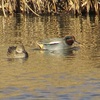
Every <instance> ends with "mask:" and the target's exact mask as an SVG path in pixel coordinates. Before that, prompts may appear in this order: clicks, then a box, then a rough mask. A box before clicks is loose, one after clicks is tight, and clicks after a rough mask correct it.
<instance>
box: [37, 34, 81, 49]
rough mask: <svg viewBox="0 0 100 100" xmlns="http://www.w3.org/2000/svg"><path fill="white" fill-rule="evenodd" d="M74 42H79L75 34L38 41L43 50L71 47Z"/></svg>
mask: <svg viewBox="0 0 100 100" xmlns="http://www.w3.org/2000/svg"><path fill="white" fill-rule="evenodd" d="M74 42H77V41H76V39H75V37H74V36H65V37H64V38H50V39H45V40H42V41H40V42H37V45H38V46H39V48H40V49H42V50H60V49H68V48H70V47H71V46H72V45H73V44H74ZM77 43H79V42H77Z"/></svg>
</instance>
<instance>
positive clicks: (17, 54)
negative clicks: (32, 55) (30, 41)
mask: <svg viewBox="0 0 100 100" xmlns="http://www.w3.org/2000/svg"><path fill="white" fill-rule="evenodd" d="M7 56H9V57H11V58H28V53H27V51H26V50H25V47H24V45H18V46H10V47H8V51H7Z"/></svg>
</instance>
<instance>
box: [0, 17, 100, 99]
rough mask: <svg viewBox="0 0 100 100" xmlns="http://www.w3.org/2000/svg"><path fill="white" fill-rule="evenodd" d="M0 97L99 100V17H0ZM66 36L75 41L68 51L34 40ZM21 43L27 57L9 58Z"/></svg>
mask: <svg viewBox="0 0 100 100" xmlns="http://www.w3.org/2000/svg"><path fill="white" fill-rule="evenodd" d="M0 22H1V24H0V44H1V45H0V100H100V19H99V17H98V16H91V17H89V16H87V17H81V16H79V17H77V18H76V17H73V16H65V15H60V16H42V17H31V16H30V17H28V16H22V15H21V16H17V17H9V18H4V17H0ZM66 35H73V36H75V38H76V40H77V41H79V42H80V44H74V45H75V46H77V47H78V49H77V50H73V51H71V52H68V53H64V52H62V51H60V52H56V53H55V52H46V51H40V50H38V49H35V48H38V46H37V44H36V42H37V41H40V40H43V39H47V38H55V37H64V36H66ZM20 43H23V44H24V46H25V49H26V50H27V52H28V53H29V58H28V59H26V60H23V59H8V58H7V49H8V47H9V46H12V45H16V44H20Z"/></svg>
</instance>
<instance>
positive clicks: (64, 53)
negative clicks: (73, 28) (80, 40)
mask: <svg viewBox="0 0 100 100" xmlns="http://www.w3.org/2000/svg"><path fill="white" fill-rule="evenodd" d="M79 49H80V47H79V46H74V47H71V48H68V49H59V50H41V49H38V48H36V49H33V50H34V51H39V52H40V53H42V54H44V55H48V56H50V55H51V56H58V57H74V52H76V51H78V50H79Z"/></svg>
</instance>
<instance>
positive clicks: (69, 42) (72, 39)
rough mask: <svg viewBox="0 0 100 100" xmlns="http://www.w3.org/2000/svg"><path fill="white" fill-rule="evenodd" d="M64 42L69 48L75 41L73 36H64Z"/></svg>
mask: <svg viewBox="0 0 100 100" xmlns="http://www.w3.org/2000/svg"><path fill="white" fill-rule="evenodd" d="M64 40H65V42H66V44H68V45H69V46H71V45H72V44H73V43H74V42H75V41H76V40H75V37H74V36H66V37H64Z"/></svg>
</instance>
